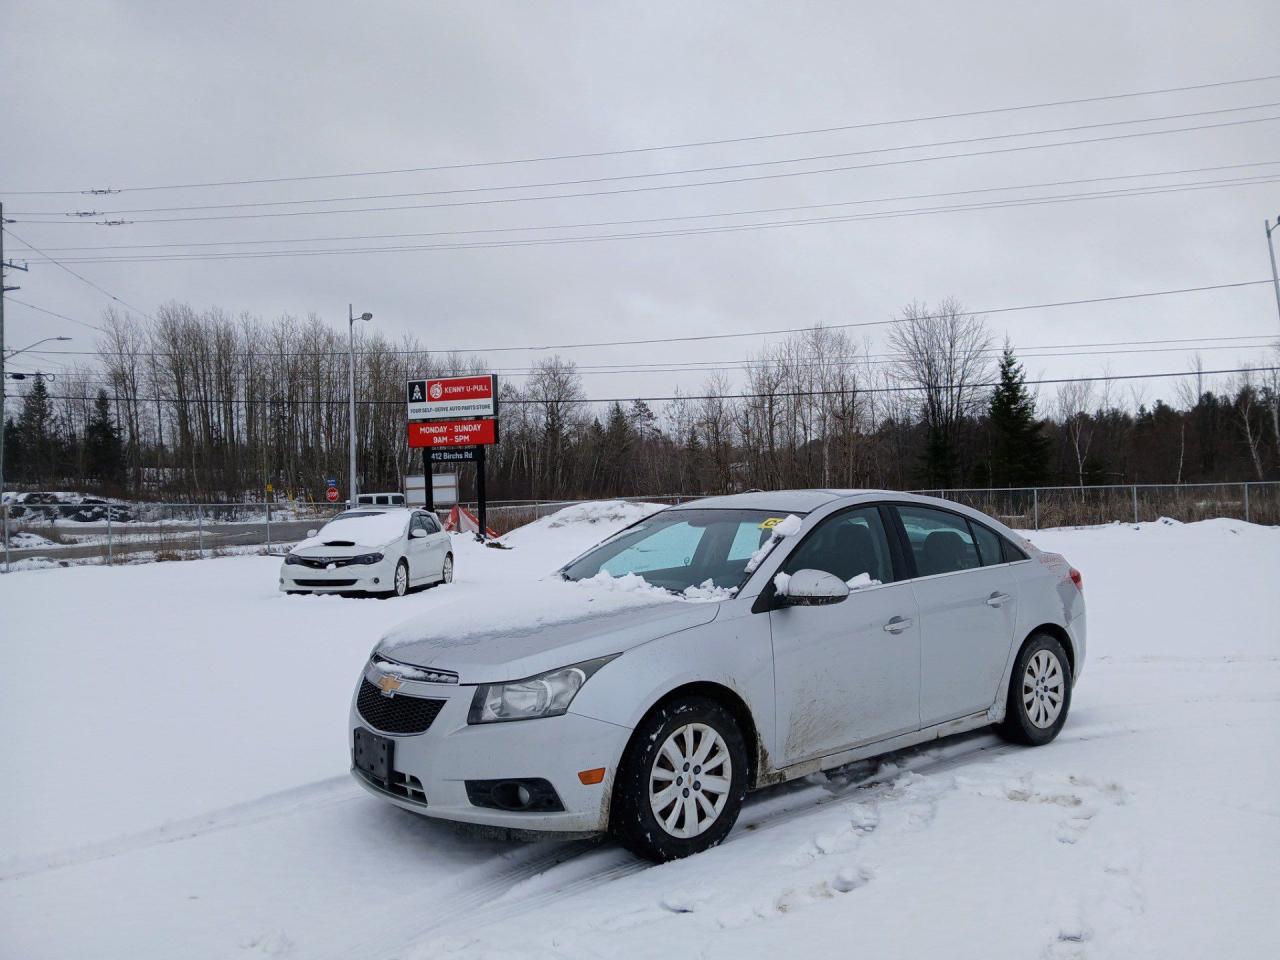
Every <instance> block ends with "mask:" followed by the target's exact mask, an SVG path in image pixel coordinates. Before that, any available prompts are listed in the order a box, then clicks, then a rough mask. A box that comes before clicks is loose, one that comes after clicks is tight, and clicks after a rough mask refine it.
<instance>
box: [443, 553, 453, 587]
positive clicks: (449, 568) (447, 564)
mask: <svg viewBox="0 0 1280 960" xmlns="http://www.w3.org/2000/svg"><path fill="white" fill-rule="evenodd" d="M440 576H441V578H442V579H443V580H444V582H445V583H453V557H451V556H446V557H445V558H444V567H442V568H441V571H440Z"/></svg>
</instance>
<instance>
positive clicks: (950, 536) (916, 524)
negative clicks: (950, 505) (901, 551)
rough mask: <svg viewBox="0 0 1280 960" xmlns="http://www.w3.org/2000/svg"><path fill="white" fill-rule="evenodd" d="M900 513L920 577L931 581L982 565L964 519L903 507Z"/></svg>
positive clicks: (923, 509) (927, 509)
mask: <svg viewBox="0 0 1280 960" xmlns="http://www.w3.org/2000/svg"><path fill="white" fill-rule="evenodd" d="M897 510H898V515H899V516H900V517H901V518H902V525H903V526H904V527H905V528H906V531H907V539H908V540H909V541H910V542H911V552H912V554H914V555H915V560H916V574H917V576H921V577H931V576H934V575H935V574H939V573H954V572H955V571H957V570H972V569H974V568H975V567H979V566H981V565H982V564H981V561H980V560H979V558H978V547H977V544H975V543H974V542H973V535H972V534H971V533H970V531H969V521H967V520H966V519H965V518H964V517H961V516H957V515H956V514H954V513H947V512H946V511H945V510H934V509H932V508H930V507H916V506H906V505H901V506H899V507H898V508H897Z"/></svg>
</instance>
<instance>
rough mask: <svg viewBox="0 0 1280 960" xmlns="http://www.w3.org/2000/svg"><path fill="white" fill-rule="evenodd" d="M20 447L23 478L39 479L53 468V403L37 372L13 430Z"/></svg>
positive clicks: (37, 480) (23, 400)
mask: <svg viewBox="0 0 1280 960" xmlns="http://www.w3.org/2000/svg"><path fill="white" fill-rule="evenodd" d="M14 433H15V434H16V435H17V440H18V444H19V446H20V448H21V450H22V459H23V462H24V467H25V470H24V473H25V479H27V480H28V481H31V482H34V483H42V482H43V481H44V480H46V479H48V478H49V477H50V475H51V474H52V472H53V452H54V451H53V439H54V438H53V404H52V403H51V402H50V400H49V390H48V388H47V387H46V386H45V385H44V377H42V376H40V375H39V374H36V382H35V384H34V385H33V386H32V388H31V389H30V390H28V391H27V393H26V396H24V397H23V398H22V412H21V413H20V414H18V425H17V429H16V430H15V431H14Z"/></svg>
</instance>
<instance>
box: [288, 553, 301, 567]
mask: <svg viewBox="0 0 1280 960" xmlns="http://www.w3.org/2000/svg"><path fill="white" fill-rule="evenodd" d="M284 562H285V563H286V564H288V565H289V566H296V565H297V564H299V563H301V562H302V561H301V560H299V559H298V558H297V557H295V556H294V555H293V554H292V553H290V554H288V555H287V556H286V557H285V558H284Z"/></svg>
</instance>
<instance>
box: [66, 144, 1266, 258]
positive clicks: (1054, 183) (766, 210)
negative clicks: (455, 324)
mask: <svg viewBox="0 0 1280 960" xmlns="http://www.w3.org/2000/svg"><path fill="white" fill-rule="evenodd" d="M1276 164H1280V160H1257V161H1253V162H1250V163H1232V164H1222V165H1218V166H1211V167H1191V168H1186V169H1182V170H1156V171H1151V172H1148V173H1126V174H1116V175H1112V176H1106V177H1083V178H1078V179H1074V180H1050V181H1045V182H1041V183H1023V184H1014V185H1009V186H998V187H975V188H972V189H968V190H946V191H941V192H936V193H916V194H901V195H898V196H892V197H871V198H864V199H860V200H833V201H829V202H826V203H806V204H798V205H794V206H786V207H757V208H755V209H748V210H726V211H721V212H718V213H695V214H681V215H675V216H669V217H644V218H638V219H630V220H596V221H588V222H583V223H555V224H542V225H538V226H527V227H483V228H476V229H470V230H433V231H428V232H423V233H382V234H357V235H354V236H336V237H292V238H282V239H277V240H208V241H192V242H186V243H178V242H175V243H135V244H128V243H125V244H99V245H95V246H79V247H46V248H45V249H46V250H53V251H56V252H62V253H75V252H84V251H100V250H107V251H112V250H156V249H166V250H167V249H178V248H195V247H234V246H262V245H265V244H280V243H329V242H338V241H349V240H401V239H415V238H422V237H442V236H464V235H475V234H493V233H519V232H525V231H541V230H579V229H589V228H594V227H615V226H639V225H643V224H650V223H667V222H671V221H676V220H706V219H714V218H719V217H741V216H758V215H763V214H773V213H792V212H797V211H801V210H818V209H825V208H828V207H848V206H860V205H865V204H871V203H894V202H899V201H904V200H932V199H937V198H939V197H958V196H971V195H974V194H980V193H996V192H1004V191H1010V190H1039V189H1045V188H1049V187H1066V186H1079V185H1083V184H1087V183H1104V182H1112V181H1116V180H1136V179H1145V178H1147V177H1173V176H1186V175H1189V174H1193V173H1211V172H1218V171H1223V170H1241V169H1248V168H1251V167H1265V166H1275V165H1276ZM1198 182H1200V181H1197V182H1193V183H1190V184H1170V185H1168V186H1194V185H1196V183H1198ZM1210 182H1212V183H1218V182H1220V181H1210ZM1155 188H1156V185H1151V186H1150V187H1149V188H1148V189H1155Z"/></svg>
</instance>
